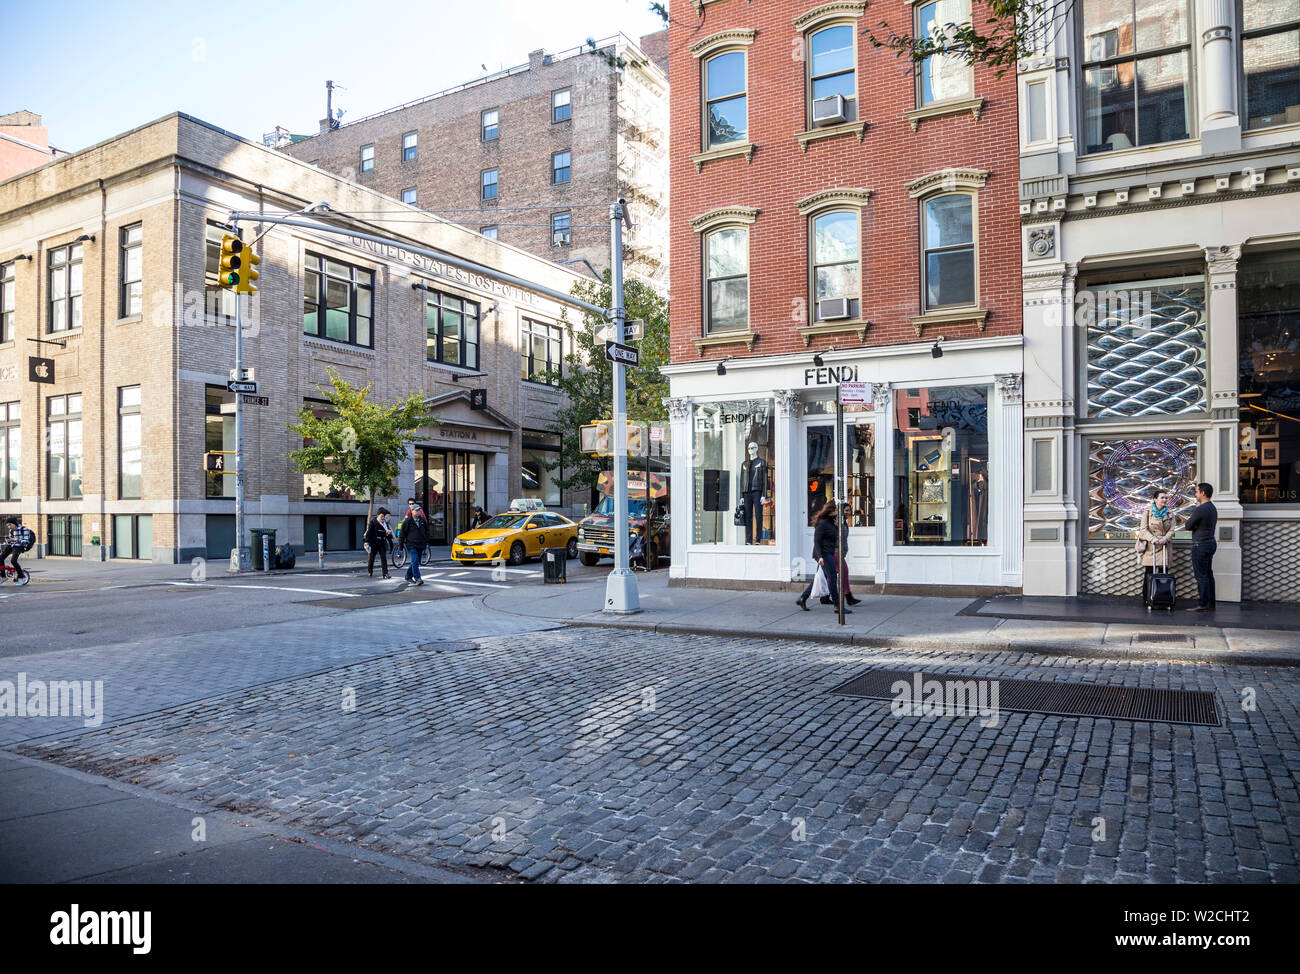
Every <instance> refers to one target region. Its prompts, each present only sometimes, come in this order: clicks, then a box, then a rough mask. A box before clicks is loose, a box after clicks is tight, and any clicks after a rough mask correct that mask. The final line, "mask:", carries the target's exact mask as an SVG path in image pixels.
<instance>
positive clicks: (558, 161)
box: [551, 151, 572, 183]
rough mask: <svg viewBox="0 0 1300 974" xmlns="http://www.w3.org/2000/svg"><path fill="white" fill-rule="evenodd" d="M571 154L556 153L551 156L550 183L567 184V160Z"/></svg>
mask: <svg viewBox="0 0 1300 974" xmlns="http://www.w3.org/2000/svg"><path fill="white" fill-rule="evenodd" d="M571 158H572V153H570V152H568V151H565V152H557V153H555V154H554V155H552V156H551V182H553V183H567V182H568V181H569V160H570V159H571Z"/></svg>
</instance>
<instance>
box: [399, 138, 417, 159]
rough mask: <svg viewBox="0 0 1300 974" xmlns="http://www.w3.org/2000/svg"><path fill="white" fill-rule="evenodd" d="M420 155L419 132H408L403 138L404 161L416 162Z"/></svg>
mask: <svg viewBox="0 0 1300 974" xmlns="http://www.w3.org/2000/svg"><path fill="white" fill-rule="evenodd" d="M419 154H420V135H419V133H418V132H407V133H406V134H405V135H403V136H402V161H403V162H415V160H416V158H417V157H418V156H419Z"/></svg>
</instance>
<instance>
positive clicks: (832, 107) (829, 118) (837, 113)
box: [813, 95, 849, 125]
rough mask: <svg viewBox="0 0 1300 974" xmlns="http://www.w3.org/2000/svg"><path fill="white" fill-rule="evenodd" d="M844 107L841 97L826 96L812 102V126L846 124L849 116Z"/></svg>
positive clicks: (842, 97)
mask: <svg viewBox="0 0 1300 974" xmlns="http://www.w3.org/2000/svg"><path fill="white" fill-rule="evenodd" d="M846 112H847V110H846V108H845V105H844V96H843V95H828V96H826V97H825V98H817V99H814V100H813V124H814V125H838V124H839V123H840V122H847V121H848V120H849V116H848V114H847V113H846Z"/></svg>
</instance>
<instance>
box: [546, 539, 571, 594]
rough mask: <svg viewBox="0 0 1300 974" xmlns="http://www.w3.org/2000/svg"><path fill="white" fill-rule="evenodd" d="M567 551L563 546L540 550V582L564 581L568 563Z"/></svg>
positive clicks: (549, 583) (554, 582) (553, 582)
mask: <svg viewBox="0 0 1300 974" xmlns="http://www.w3.org/2000/svg"><path fill="white" fill-rule="evenodd" d="M568 554H569V553H568V551H567V550H566V549H564V548H547V549H546V550H545V551H543V552H542V582H543V584H545V585H552V584H556V583H561V584H562V583H564V582H566V581H567V580H568V579H567V578H566V577H565V570H566V567H567V566H568V564H569V559H568Z"/></svg>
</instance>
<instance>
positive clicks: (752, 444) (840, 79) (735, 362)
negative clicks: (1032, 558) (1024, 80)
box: [668, 0, 1023, 589]
mask: <svg viewBox="0 0 1300 974" xmlns="http://www.w3.org/2000/svg"><path fill="white" fill-rule="evenodd" d="M672 15H673V24H672V27H671V29H670V36H669V45H670V59H671V71H672V74H673V78H674V84H673V89H672V93H671V110H672V126H671V130H672V153H671V158H672V171H671V184H672V189H671V193H672V205H671V212H672V267H671V278H672V361H673V364H672V365H671V366H670V368H669V369H668V371H669V372H670V374H671V383H672V401H671V404H670V405H671V411H672V416H673V419H674V422H675V429H674V434H675V435H674V444H675V449H676V450H677V456H676V460H675V466H674V485H673V492H674V494H673V496H674V512H673V513H674V532H675V533H674V538H673V569H672V570H673V574H674V577H675V578H678V579H692V578H712V579H743V580H746V581H747V582H749V583H752V584H757V585H763V584H775V585H782V584H787V583H789V582H791V580H792V579H795V578H798V577H801V576H802V575H803V574H805V573H806V570H807V568H808V552H809V549H810V548H811V539H812V528H811V526H810V519H811V518H812V517H813V516H814V515H815V514H816V510H817V508H818V507H820V506H821V504H822V503H824V501H825V500H827V499H828V498H830V497H832V496H834V493H833V484H834V482H835V478H836V477H837V476H841V477H843V478H844V480H843V483H842V486H841V496H843V497H844V498H845V499H846V502H847V504H848V506H849V508H850V509H851V513H850V515H849V524H850V529H849V535H850V537H849V547H848V564H849V567H850V570H851V572H852V574H853V575H854V576H855V577H860V576H865V577H871V578H874V579H875V581H877V582H879V583H885V584H888V585H890V586H891V587H893V586H900V585H902V586H910V585H923V586H936V585H938V586H959V587H962V588H969V587H979V588H1012V589H1015V588H1018V587H1019V586H1020V583H1021V579H1020V571H1021V527H1020V525H1021V496H1022V488H1021V470H1022V455H1021V454H1022V441H1023V437H1022V415H1023V410H1022V405H1021V402H1020V376H1021V371H1022V358H1021V315H1020V306H1021V289H1020V231H1019V208H1018V202H1019V201H1018V139H1017V110H1016V84H1015V79H1014V77H1012V76H1011V75H1010V74H1008V75H1006V76H1005V77H1002V78H998V77H997V76H996V73H995V72H994V71H993V70H991V69H989V68H986V67H983V66H976V67H973V68H972V67H970V66H967V65H965V64H962V63H960V62H957V61H953V60H945V59H940V58H931V59H930V60H929V61H927V62H925V63H924V64H923V65H921V66H920V68H919V69H918V70H916V71H913V70H912V69H911V68H910V66H909V65H908V63H907V62H906V61H902V60H899V59H898V58H897V57H895V55H894V54H893V53H892V52H890V51H887V50H883V49H877V48H874V47H873V46H872V45H871V43H870V41H869V40H868V38H867V34H866V31H867V30H868V29H871V30H876V31H877V32H880V28H879V25H880V23H881V22H882V21H884V22H887V23H888V24H889V25H890V26H891V27H894V28H895V29H898V30H900V31H903V30H910V31H925V30H929V29H931V28H932V27H934V26H935V25H940V26H941V25H942V24H944V23H948V22H952V21H957V20H965V19H967V18H969V17H970V16H971V10H970V6H969V3H968V2H967V0H938V2H933V3H924V2H916V3H906V2H903V0H885V2H879V3H873V4H871V5H870V7H869V8H868V6H867V4H865V3H863V2H834V3H821V4H818V3H816V2H813V0H793V2H765V3H761V4H760V3H750V2H747V0H679V2H676V3H673V4H672ZM974 16H975V17H977V18H981V17H983V13H982V5H980V4H976V8H975V12H974ZM841 381H858V382H863V383H866V384H867V385H866V389H867V390H868V392H867V396H866V398H867V400H868V401H866V402H864V403H862V404H861V405H858V406H856V407H855V408H853V409H851V410H850V412H849V413H848V415H847V417H846V423H845V428H844V430H843V431H842V434H843V435H842V436H839V437H838V438H837V436H836V430H835V412H834V397H835V390H836V387H837V385H838V383H839V382H841ZM891 403H892V404H893V406H894V407H895V408H891ZM837 441H838V445H837ZM837 453H838V454H841V460H840V463H839V464H837V463H836V456H837ZM742 507H743V510H741V508H742Z"/></svg>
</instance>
